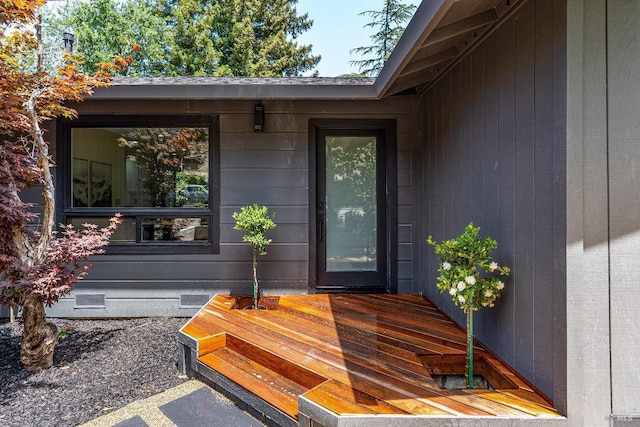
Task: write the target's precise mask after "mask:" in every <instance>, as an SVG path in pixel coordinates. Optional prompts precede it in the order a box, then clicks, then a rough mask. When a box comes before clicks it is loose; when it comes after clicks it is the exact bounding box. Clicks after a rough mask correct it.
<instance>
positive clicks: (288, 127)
mask: <svg viewBox="0 0 640 427" xmlns="http://www.w3.org/2000/svg"><path fill="white" fill-rule="evenodd" d="M255 103H256V102H255V101H241V100H238V101H190V102H189V101H174V102H168V101H165V102H162V101H154V102H144V101H136V102H133V101H131V102H117V101H87V102H85V103H83V104H80V105H79V106H78V108H79V112H80V114H185V113H194V114H214V115H219V116H220V133H221V143H220V146H221V148H220V167H221V173H220V175H221V176H220V178H221V189H220V198H221V206H220V218H221V219H220V253H219V254H183V253H176V254H166V255H145V256H138V255H136V256H132V255H108V256H107V255H104V256H97V257H94V259H93V260H92V261H93V265H94V268H93V269H92V270H90V272H89V275H88V276H87V278H86V279H84V280H83V281H82V282H80V283H79V284H78V286H77V290H76V293H75V295H79V294H87V293H97V294H105V295H106V309H74V302H75V299H74V298H75V296H74V295H72V296H71V297H69V298H66V299H64V300H62V301H61V302H60V303H59V304H58V305H56V306H54V307H53V309H51V310H50V312H49V315H51V316H93V317H96V316H148V315H191V314H194V313H195V309H194V308H179V298H180V295H185V294H186V295H209V296H213V295H214V294H216V293H222V292H224V293H229V292H234V293H235V292H238V293H251V290H252V286H251V252H250V247H249V245H247V244H246V243H242V233H241V232H239V231H236V230H234V229H233V226H234V221H233V218H232V217H231V215H232V213H233V212H234V211H238V210H239V209H240V207H241V206H244V205H248V204H252V203H259V204H264V205H266V206H268V207H269V208H270V209H271V210H274V211H276V212H277V215H276V223H277V227H276V228H275V229H274V230H272V231H271V232H270V234H269V235H270V237H271V238H272V239H273V243H272V245H271V246H270V247H269V249H268V255H266V256H264V257H261V258H260V260H259V265H258V278H259V280H260V284H261V287H262V289H263V291H264V292H265V293H278V294H284V293H305V292H307V291H308V279H309V267H308V262H309V245H308V244H309V242H308V240H309V231H308V222H309V210H308V204H309V167H308V166H309V152H308V142H309V141H308V123H309V119H310V118H377V119H380V118H382V119H397V125H398V144H397V146H398V183H399V184H398V185H399V189H398V199H399V204H400V206H399V222H400V223H399V225H398V227H399V233H398V234H399V251H398V252H399V268H398V276H399V284H398V287H399V288H400V289H402V290H407V289H410V288H411V280H412V271H413V269H412V267H411V262H412V261H411V244H412V235H411V225H410V224H411V221H412V218H413V216H412V208H411V203H412V202H411V194H412V190H411V185H412V184H411V164H410V159H411V156H410V152H411V146H412V144H415V139H416V129H417V125H416V123H417V121H416V120H415V112H416V107H415V106H416V99H415V97H400V98H395V99H389V100H382V101H334V102H330V101H265V102H264V105H265V111H266V124H265V132H264V133H254V132H253V106H254V104H255ZM52 134H53V132H52Z"/></svg>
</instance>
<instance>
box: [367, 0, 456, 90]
mask: <svg viewBox="0 0 640 427" xmlns="http://www.w3.org/2000/svg"><path fill="white" fill-rule="evenodd" d="M457 1H459V0H431V1H423V2H422V3H421V4H420V7H418V10H417V11H416V13H415V14H414V15H413V18H412V19H411V22H409V25H407V28H406V29H405V31H404V33H403V34H402V37H401V38H400V41H398V44H397V45H396V47H395V48H394V49H393V52H392V53H391V55H390V56H389V59H387V62H386V63H385V65H384V67H383V68H382V70H381V71H380V74H379V75H378V77H377V78H376V80H375V82H374V84H373V85H374V88H375V92H376V96H377V97H378V98H384V97H385V96H387V95H389V89H390V88H391V87H392V86H393V84H394V82H395V80H396V79H397V78H398V76H399V75H400V73H401V72H402V70H403V69H404V67H406V66H407V64H408V63H409V61H411V58H413V56H414V55H415V53H416V52H417V51H418V49H419V48H420V46H421V45H422V43H424V41H425V40H426V39H427V38H428V37H429V35H430V34H431V32H432V31H433V30H434V29H435V28H436V26H437V25H438V22H439V21H440V19H442V17H443V16H444V15H445V14H446V13H447V11H448V10H449V8H450V7H451V5H452V4H453V3H456V2H457Z"/></svg>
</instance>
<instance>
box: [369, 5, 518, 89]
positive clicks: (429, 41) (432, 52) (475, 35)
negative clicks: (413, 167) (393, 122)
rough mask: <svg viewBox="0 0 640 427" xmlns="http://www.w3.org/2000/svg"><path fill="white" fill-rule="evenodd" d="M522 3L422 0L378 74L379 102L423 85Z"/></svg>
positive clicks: (458, 57)
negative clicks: (386, 97)
mask: <svg viewBox="0 0 640 427" xmlns="http://www.w3.org/2000/svg"><path fill="white" fill-rule="evenodd" d="M525 1H526V0H424V1H423V2H422V3H421V4H420V7H419V8H418V10H417V11H416V13H415V15H414V16H413V18H412V19H411V22H410V23H409V25H408V26H407V28H406V29H405V32H404V34H403V35H402V38H401V39H400V41H399V42H398V45H397V46H396V48H395V49H394V50H393V52H392V53H391V56H390V57H389V59H388V60H387V62H386V64H385V66H384V68H383V69H382V70H381V72H380V74H379V75H378V78H377V79H376V80H375V83H374V86H375V89H376V95H377V96H378V97H380V98H383V97H385V96H390V95H395V94H398V93H403V92H405V91H408V90H415V89H416V88H420V87H424V86H428V85H429V84H430V83H432V82H433V81H435V80H436V79H437V78H438V77H439V76H440V75H442V73H443V72H445V71H446V70H447V69H448V68H449V66H451V65H452V64H453V63H455V62H457V61H458V60H459V59H460V58H461V57H462V56H464V55H465V54H466V53H467V52H469V51H470V50H471V48H472V47H473V46H475V45H476V44H477V43H479V42H480V41H481V40H482V39H483V38H484V37H485V36H486V35H487V34H489V33H490V32H491V30H492V29H493V28H495V27H496V26H497V25H499V23H500V22H502V20H503V19H504V18H505V17H506V16H507V15H508V14H509V12H511V11H513V10H514V9H515V8H516V7H518V6H519V5H520V4H522V3H524V2H525Z"/></svg>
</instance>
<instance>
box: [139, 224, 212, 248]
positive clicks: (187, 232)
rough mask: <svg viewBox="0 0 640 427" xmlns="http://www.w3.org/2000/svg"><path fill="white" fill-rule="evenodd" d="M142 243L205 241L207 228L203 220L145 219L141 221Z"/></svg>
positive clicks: (207, 235) (207, 234)
mask: <svg viewBox="0 0 640 427" xmlns="http://www.w3.org/2000/svg"><path fill="white" fill-rule="evenodd" d="M140 240H141V241H143V242H163V241H176V240H177V241H181V242H189V241H201V242H202V241H207V240H209V226H208V224H207V220H206V219H205V218H145V219H143V220H142V236H141V237H140Z"/></svg>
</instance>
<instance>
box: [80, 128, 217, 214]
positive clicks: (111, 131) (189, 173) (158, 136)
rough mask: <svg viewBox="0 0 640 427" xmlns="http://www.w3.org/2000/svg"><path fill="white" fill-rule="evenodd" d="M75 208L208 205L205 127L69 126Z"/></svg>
mask: <svg viewBox="0 0 640 427" xmlns="http://www.w3.org/2000/svg"><path fill="white" fill-rule="evenodd" d="M71 152H72V166H71V172H72V180H71V186H72V188H71V190H72V194H73V200H72V206H73V207H178V206H181V207H191V208H193V207H207V206H208V204H209V131H208V128H151V127H143V128H79V127H77V128H73V129H72V131H71Z"/></svg>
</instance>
